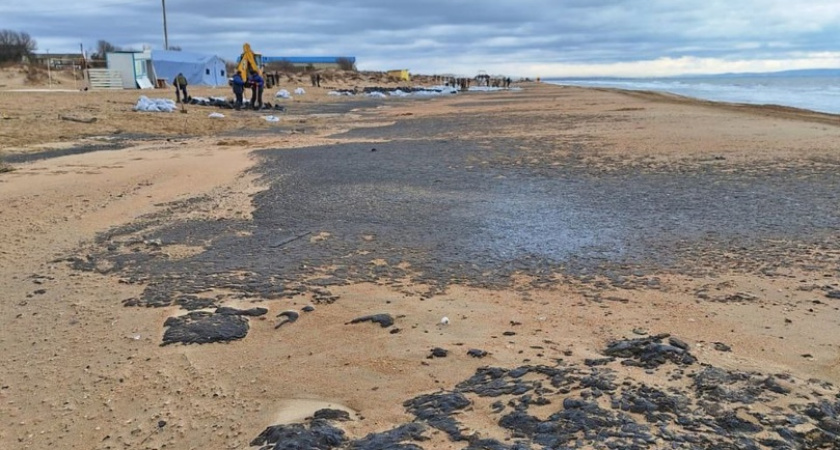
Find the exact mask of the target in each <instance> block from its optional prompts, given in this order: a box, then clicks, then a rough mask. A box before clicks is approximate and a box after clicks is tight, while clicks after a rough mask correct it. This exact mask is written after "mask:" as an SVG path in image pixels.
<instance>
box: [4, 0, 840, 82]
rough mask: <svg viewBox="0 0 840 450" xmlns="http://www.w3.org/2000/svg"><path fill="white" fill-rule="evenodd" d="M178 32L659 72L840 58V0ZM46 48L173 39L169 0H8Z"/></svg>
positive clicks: (220, 25)
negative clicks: (165, 32)
mask: <svg viewBox="0 0 840 450" xmlns="http://www.w3.org/2000/svg"><path fill="white" fill-rule="evenodd" d="M166 13H167V14H166V15H167V22H168V31H169V43H170V45H177V46H179V47H181V48H182V49H183V50H185V51H194V52H199V53H214V54H218V55H219V56H221V57H223V58H225V59H231V60H234V59H235V58H236V57H237V56H238V55H239V53H240V52H241V48H242V44H243V43H245V42H248V43H250V44H251V47H252V48H253V49H254V51H256V52H260V53H262V54H264V55H270V56H355V57H356V58H357V65H358V67H359V68H360V69H364V70H387V69H397V68H408V69H410V70H411V71H412V72H414V73H454V74H461V75H470V76H472V75H475V74H476V73H477V72H478V71H479V70H485V71H487V72H488V73H490V74H506V75H512V76H532V77H536V76H542V77H550V76H593V75H617V76H659V75H677V74H688V73H719V72H744V71H758V72H763V71H773V70H786V69H797V68H823V67H835V68H838V67H840V47H838V43H840V0H796V1H791V0H784V1H782V0H725V1H724V0H509V1H496V0H470V1H462V0H357V1H349V0H334V1H326V0H308V1H307V0H228V1H224V2H222V1H216V0H167V1H166ZM0 29H11V30H14V31H25V32H28V33H29V34H30V35H31V36H32V37H33V38H34V39H35V40H36V41H37V42H38V51H39V52H45V51H46V50H47V49H49V50H50V52H74V51H75V52H78V50H79V44H83V45H84V48H85V49H86V50H87V49H93V48H95V46H96V42H97V41H98V40H100V39H104V40H107V41H109V42H111V43H112V44H114V45H117V46H120V47H132V48H142V47H143V46H149V47H151V48H153V49H161V48H163V46H164V39H163V19H162V6H161V2H160V1H158V0H133V1H130V0H60V1H59V0H40V1H38V2H35V3H29V2H26V1H10V0H9V1H6V0H4V1H3V2H2V4H0Z"/></svg>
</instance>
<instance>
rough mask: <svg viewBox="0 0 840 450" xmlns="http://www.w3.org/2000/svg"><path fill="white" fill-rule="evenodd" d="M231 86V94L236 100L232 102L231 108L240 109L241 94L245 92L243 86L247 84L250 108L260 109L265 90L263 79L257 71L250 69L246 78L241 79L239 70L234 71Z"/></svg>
mask: <svg viewBox="0 0 840 450" xmlns="http://www.w3.org/2000/svg"><path fill="white" fill-rule="evenodd" d="M231 86H232V87H233V96H234V97H236V101H235V102H234V104H233V109H235V110H237V111H239V110H240V109H242V101H243V100H242V95H243V94H244V93H245V88H246V87H248V86H250V87H251V108H253V109H262V107H263V99H262V98H263V91H264V90H265V80H264V79H263V77H262V76H261V75H260V74H259V72H256V71H253V70H252V71H251V72H250V73H249V74H248V79H247V80H243V79H242V75H240V74H239V72H235V73H234V74H233V80H232V81H231Z"/></svg>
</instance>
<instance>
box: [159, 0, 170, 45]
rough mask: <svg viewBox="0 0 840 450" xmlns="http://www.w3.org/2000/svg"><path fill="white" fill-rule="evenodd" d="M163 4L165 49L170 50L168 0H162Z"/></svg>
mask: <svg viewBox="0 0 840 450" xmlns="http://www.w3.org/2000/svg"><path fill="white" fill-rule="evenodd" d="M160 3H161V4H162V5H163V49H164V50H169V32H168V31H166V0H160Z"/></svg>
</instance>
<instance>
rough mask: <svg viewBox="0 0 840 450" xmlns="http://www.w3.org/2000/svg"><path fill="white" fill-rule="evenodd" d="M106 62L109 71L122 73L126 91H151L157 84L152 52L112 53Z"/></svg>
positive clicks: (108, 55) (106, 56) (108, 54)
mask: <svg viewBox="0 0 840 450" xmlns="http://www.w3.org/2000/svg"><path fill="white" fill-rule="evenodd" d="M105 60H106V62H107V63H108V70H111V71H118V72H119V73H120V76H121V77H122V83H123V88H124V89H137V88H141V89H150V88H153V87H154V86H155V84H156V80H155V78H156V77H155V71H154V67H153V66H152V52H151V50H146V51H142V52H132V51H117V52H111V53H107V54H106V55H105Z"/></svg>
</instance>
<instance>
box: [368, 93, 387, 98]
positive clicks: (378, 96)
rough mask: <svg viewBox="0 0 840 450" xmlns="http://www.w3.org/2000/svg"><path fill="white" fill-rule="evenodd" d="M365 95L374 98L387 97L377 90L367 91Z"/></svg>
mask: <svg viewBox="0 0 840 450" xmlns="http://www.w3.org/2000/svg"><path fill="white" fill-rule="evenodd" d="M367 96H368V97H374V98H385V97H387V95H385V93H384V92H379V91H373V92H368V94H367Z"/></svg>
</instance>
